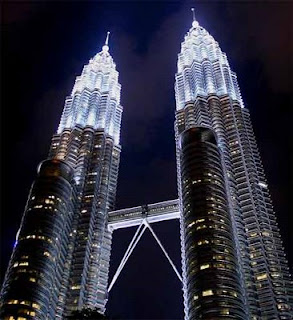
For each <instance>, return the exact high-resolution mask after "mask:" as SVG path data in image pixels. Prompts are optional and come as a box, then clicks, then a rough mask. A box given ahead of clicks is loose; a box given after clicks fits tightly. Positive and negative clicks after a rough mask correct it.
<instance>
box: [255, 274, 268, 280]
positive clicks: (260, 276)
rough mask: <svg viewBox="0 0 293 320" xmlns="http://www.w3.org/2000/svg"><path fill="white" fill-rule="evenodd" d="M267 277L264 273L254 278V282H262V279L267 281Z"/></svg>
mask: <svg viewBox="0 0 293 320" xmlns="http://www.w3.org/2000/svg"><path fill="white" fill-rule="evenodd" d="M267 277H268V276H267V274H266V273H262V274H260V275H258V276H257V277H256V280H264V279H267Z"/></svg>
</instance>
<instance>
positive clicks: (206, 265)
mask: <svg viewBox="0 0 293 320" xmlns="http://www.w3.org/2000/svg"><path fill="white" fill-rule="evenodd" d="M208 268H210V265H209V264H202V265H201V266H200V270H204V269H208Z"/></svg>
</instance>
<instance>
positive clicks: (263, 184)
mask: <svg viewBox="0 0 293 320" xmlns="http://www.w3.org/2000/svg"><path fill="white" fill-rule="evenodd" d="M258 185H259V186H260V187H262V188H265V189H267V187H268V185H267V184H266V183H264V182H259V183H258Z"/></svg>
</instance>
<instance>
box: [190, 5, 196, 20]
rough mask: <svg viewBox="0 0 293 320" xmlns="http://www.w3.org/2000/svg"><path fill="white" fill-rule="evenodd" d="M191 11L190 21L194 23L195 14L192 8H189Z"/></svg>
mask: <svg viewBox="0 0 293 320" xmlns="http://www.w3.org/2000/svg"><path fill="white" fill-rule="evenodd" d="M191 11H192V21H195V13H194V8H191Z"/></svg>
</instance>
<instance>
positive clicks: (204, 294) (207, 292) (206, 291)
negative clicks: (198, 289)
mask: <svg viewBox="0 0 293 320" xmlns="http://www.w3.org/2000/svg"><path fill="white" fill-rule="evenodd" d="M212 295H214V293H213V290H205V291H203V292H202V296H203V297H208V296H212Z"/></svg>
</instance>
